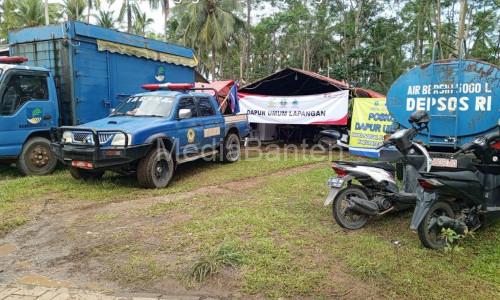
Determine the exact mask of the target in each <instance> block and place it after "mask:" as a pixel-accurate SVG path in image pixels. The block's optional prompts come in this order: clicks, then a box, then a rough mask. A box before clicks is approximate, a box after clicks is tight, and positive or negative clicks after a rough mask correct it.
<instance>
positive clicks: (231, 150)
mask: <svg viewBox="0 0 500 300" xmlns="http://www.w3.org/2000/svg"><path fill="white" fill-rule="evenodd" d="M240 155H241V145H240V137H239V136H238V135H237V134H236V133H230V134H228V136H226V138H225V139H224V144H223V145H222V160H223V161H224V162H227V163H233V162H236V161H238V160H239V159H240Z"/></svg>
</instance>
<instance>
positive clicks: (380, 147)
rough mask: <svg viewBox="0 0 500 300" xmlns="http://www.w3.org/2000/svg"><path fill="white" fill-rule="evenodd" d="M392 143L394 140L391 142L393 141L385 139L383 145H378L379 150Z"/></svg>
mask: <svg viewBox="0 0 500 300" xmlns="http://www.w3.org/2000/svg"><path fill="white" fill-rule="evenodd" d="M390 144H392V142H391V141H384V142H383V143H382V145H380V146H378V147H377V150H380V149H382V148H384V147H386V146H389V145H390Z"/></svg>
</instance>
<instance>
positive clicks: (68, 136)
mask: <svg viewBox="0 0 500 300" xmlns="http://www.w3.org/2000/svg"><path fill="white" fill-rule="evenodd" d="M72 142H73V133H71V131H65V132H63V135H62V138H61V143H63V144H64V143H72Z"/></svg>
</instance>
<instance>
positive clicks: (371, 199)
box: [324, 111, 432, 230]
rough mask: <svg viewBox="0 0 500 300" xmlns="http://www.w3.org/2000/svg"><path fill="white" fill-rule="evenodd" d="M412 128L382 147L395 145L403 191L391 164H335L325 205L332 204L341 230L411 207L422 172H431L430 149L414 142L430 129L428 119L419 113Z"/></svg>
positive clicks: (403, 131) (413, 117)
mask: <svg viewBox="0 0 500 300" xmlns="http://www.w3.org/2000/svg"><path fill="white" fill-rule="evenodd" d="M409 122H410V124H412V127H411V128H408V129H402V130H398V131H397V132H395V133H394V134H392V135H391V136H390V137H389V139H387V140H386V141H385V142H384V143H383V144H382V146H381V147H379V148H382V147H385V146H390V145H394V146H395V147H396V149H397V150H398V152H399V159H400V160H401V161H402V163H403V165H404V169H403V170H404V171H403V188H402V189H400V188H399V186H398V184H397V181H396V178H395V176H394V175H395V168H394V166H393V165H392V164H390V163H389V162H383V161H381V162H348V161H336V162H334V163H333V166H332V168H333V170H334V171H335V172H336V173H337V175H338V176H337V177H332V178H330V179H329V180H328V183H327V184H328V186H329V188H330V193H329V194H328V196H327V198H326V200H325V203H324V205H325V206H328V205H330V204H331V203H333V204H332V210H333V217H334V218H335V221H336V222H337V223H338V224H339V225H340V226H342V227H344V228H347V229H353V230H354V229H359V228H361V227H363V226H364V225H365V224H366V222H367V220H368V218H369V217H371V216H381V215H384V214H386V213H388V212H391V211H401V210H405V209H409V208H412V207H413V206H415V203H416V201H417V195H416V192H417V190H418V189H421V188H420V186H419V185H418V182H417V178H418V176H419V171H430V168H431V162H432V160H431V158H430V156H429V153H428V152H427V150H426V149H425V148H424V147H423V146H422V145H420V144H417V143H415V142H413V141H412V140H413V138H414V137H415V136H416V135H417V133H418V132H420V131H422V130H424V129H426V128H427V124H428V122H429V116H428V114H427V113H426V112H423V111H419V112H416V113H414V114H412V116H411V117H410V119H409Z"/></svg>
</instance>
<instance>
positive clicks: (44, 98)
mask: <svg viewBox="0 0 500 300" xmlns="http://www.w3.org/2000/svg"><path fill="white" fill-rule="evenodd" d="M21 60H23V58H16V57H6V58H0V62H2V61H4V62H5V61H7V62H21ZM58 116H59V112H58V103H57V93H56V88H55V86H54V79H53V78H52V75H51V73H50V72H49V70H47V69H45V68H40V67H28V66H21V65H11V64H1V63H0V141H1V143H0V159H1V160H2V161H7V162H14V161H15V162H17V165H18V168H19V170H20V171H21V172H22V173H23V174H34V175H38V174H40V175H41V174H46V173H47V172H50V171H52V170H53V169H54V168H55V166H56V162H57V161H56V160H55V159H53V154H52V153H51V151H50V140H49V138H50V137H49V129H50V128H51V127H54V126H58V124H59V118H58Z"/></svg>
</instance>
